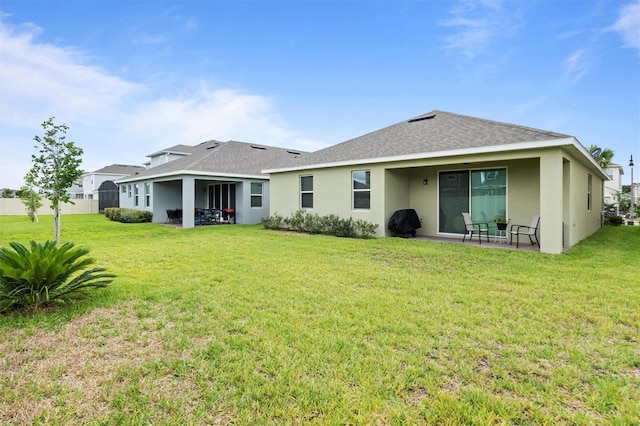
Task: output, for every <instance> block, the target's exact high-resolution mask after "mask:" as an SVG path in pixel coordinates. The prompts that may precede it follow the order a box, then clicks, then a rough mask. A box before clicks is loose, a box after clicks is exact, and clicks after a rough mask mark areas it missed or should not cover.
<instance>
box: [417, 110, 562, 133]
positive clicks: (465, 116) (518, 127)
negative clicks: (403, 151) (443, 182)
mask: <svg viewBox="0 0 640 426" xmlns="http://www.w3.org/2000/svg"><path fill="white" fill-rule="evenodd" d="M433 112H434V113H436V115H437V113H441V114H443V113H444V114H449V115H455V116H458V117H462V118H465V119H471V120H475V121H482V122H485V123H491V124H498V125H502V126H505V127H510V128H513V129H527V130H532V131H535V132H539V133H542V134H545V135H550V136H552V135H555V136H563V137H571V135H567V134H564V133H559V132H554V131H552V130H544V129H539V128H537V127H530V126H523V125H521V124H514V123H507V122H506V121H497V120H491V119H488V118H482V117H474V116H472V115H465V114H458V113H455V112H448V111H439V110H434V111H433ZM423 115H424V114H423Z"/></svg>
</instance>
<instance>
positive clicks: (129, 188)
mask: <svg viewBox="0 0 640 426" xmlns="http://www.w3.org/2000/svg"><path fill="white" fill-rule="evenodd" d="M127 189H128V193H129V198H131V194H132V191H131V185H127Z"/></svg>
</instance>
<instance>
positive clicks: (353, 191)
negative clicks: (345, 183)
mask: <svg viewBox="0 0 640 426" xmlns="http://www.w3.org/2000/svg"><path fill="white" fill-rule="evenodd" d="M360 172H365V173H369V188H362V189H356V188H355V179H354V175H355V174H356V173H360ZM356 192H367V193H369V207H367V208H363V207H356ZM351 210H352V211H359V212H366V211H371V169H358V170H352V171H351Z"/></svg>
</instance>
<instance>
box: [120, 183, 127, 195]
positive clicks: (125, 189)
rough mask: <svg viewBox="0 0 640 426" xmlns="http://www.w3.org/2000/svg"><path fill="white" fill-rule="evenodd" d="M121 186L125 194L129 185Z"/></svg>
mask: <svg viewBox="0 0 640 426" xmlns="http://www.w3.org/2000/svg"><path fill="white" fill-rule="evenodd" d="M120 188H122V193H123V194H126V193H127V185H122V186H121V187H120Z"/></svg>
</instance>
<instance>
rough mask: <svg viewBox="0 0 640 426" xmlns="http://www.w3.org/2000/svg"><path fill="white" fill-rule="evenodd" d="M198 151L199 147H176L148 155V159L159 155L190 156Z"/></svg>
mask: <svg viewBox="0 0 640 426" xmlns="http://www.w3.org/2000/svg"><path fill="white" fill-rule="evenodd" d="M197 150H198V146H197V145H196V146H192V145H182V144H180V145H174V146H172V147H170V148H165V149H161V150H160V151H156V152H154V153H153V154H149V155H147V157H155V156H157V155H160V154H182V155H188V154H193V153H194V152H196V151H197Z"/></svg>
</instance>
